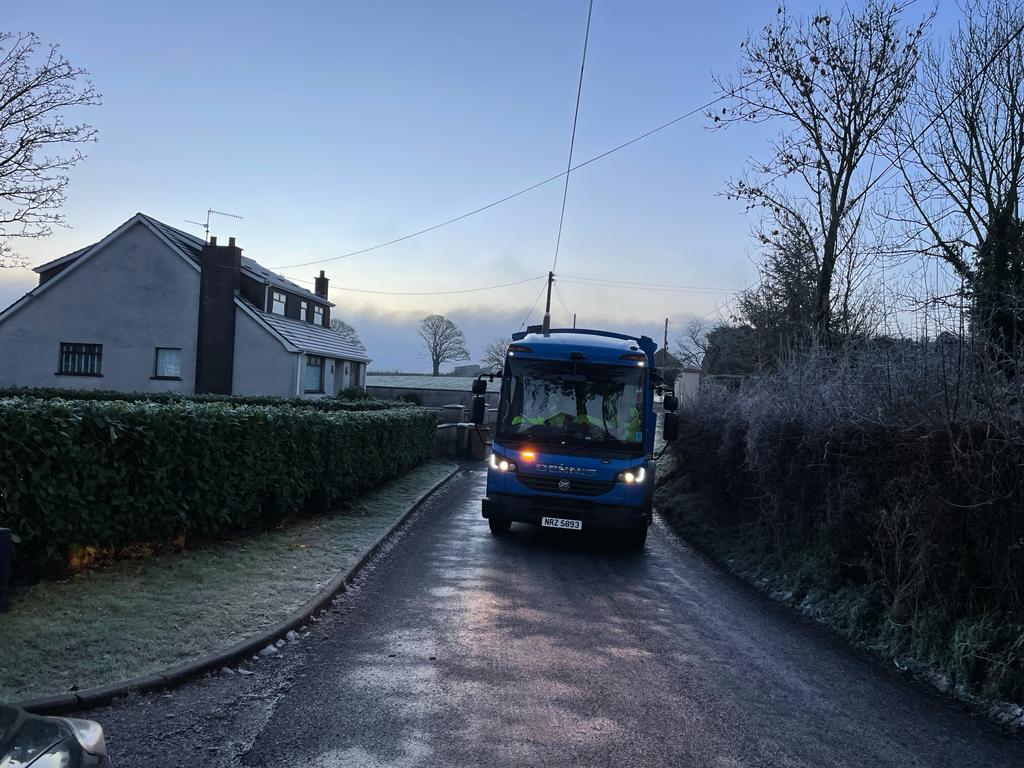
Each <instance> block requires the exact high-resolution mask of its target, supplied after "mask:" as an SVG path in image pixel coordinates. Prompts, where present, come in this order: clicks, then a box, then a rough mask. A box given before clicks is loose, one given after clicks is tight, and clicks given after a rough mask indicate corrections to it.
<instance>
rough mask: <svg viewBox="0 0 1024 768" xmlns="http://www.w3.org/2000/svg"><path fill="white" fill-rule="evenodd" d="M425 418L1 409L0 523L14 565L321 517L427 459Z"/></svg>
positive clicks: (175, 408)
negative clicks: (11, 538) (10, 542)
mask: <svg viewBox="0 0 1024 768" xmlns="http://www.w3.org/2000/svg"><path fill="white" fill-rule="evenodd" d="M435 430H436V418H435V416H434V414H433V413H432V412H430V411H426V410H422V409H416V408H396V409H390V410H385V411H368V412H353V413H346V412H323V411H317V410H312V409H302V408H290V407H269V406H250V405H230V404H222V403H214V404H210V403H193V402H180V403H172V404H157V403H150V402H105V401H65V400H39V399H31V398H9V399H4V400H0V527H6V528H11V529H12V530H13V531H14V533H15V535H16V536H17V537H18V540H19V541H18V544H17V546H16V555H15V556H16V560H15V569H16V571H17V572H18V573H19V574H20V575H22V576H28V577H33V576H37V575H39V574H41V573H43V572H44V571H50V570H52V569H53V568H54V566H56V567H57V568H58V569H59V568H60V567H61V565H62V564H64V563H66V562H67V558H68V555H69V553H70V552H71V551H72V550H73V549H74V548H76V547H97V548H111V547H120V546H126V545H130V544H134V543H138V542H150V543H151V542H169V541H174V540H176V539H180V538H181V537H184V538H185V539H186V540H189V541H192V540H206V539H212V538H215V537H218V536H222V535H225V534H230V533H235V532H237V531H240V530H244V529H247V528H251V527H254V526H261V525H262V526H266V525H270V524H273V523H275V522H276V521H279V520H281V519H283V518H286V517H289V516H293V515H298V514H302V513H305V512H313V511H322V510H325V509H328V508H331V507H332V506H333V505H335V504H337V503H338V502H343V501H347V500H349V499H351V498H352V497H353V496H355V495H357V494H359V493H361V492H363V491H365V490H367V489H369V488H372V487H374V486H376V485H378V484H379V483H381V482H382V481H384V480H387V479H390V478H392V477H395V476H397V475H400V474H402V473H403V472H405V471H406V470H408V469H410V468H411V467H413V466H415V465H417V464H420V463H421V462H423V461H424V460H426V459H427V458H428V457H429V456H430V453H431V449H432V447H433V444H434V435H435Z"/></svg>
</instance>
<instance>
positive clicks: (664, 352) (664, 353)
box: [661, 317, 668, 368]
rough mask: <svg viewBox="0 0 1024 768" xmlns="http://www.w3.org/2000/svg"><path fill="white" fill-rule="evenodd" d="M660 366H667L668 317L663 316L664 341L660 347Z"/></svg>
mask: <svg viewBox="0 0 1024 768" xmlns="http://www.w3.org/2000/svg"><path fill="white" fill-rule="evenodd" d="M661 367H662V368H668V318H667V317H666V318H665V343H664V344H663V345H662V347H661Z"/></svg>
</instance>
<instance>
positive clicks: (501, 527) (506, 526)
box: [487, 517, 512, 536]
mask: <svg viewBox="0 0 1024 768" xmlns="http://www.w3.org/2000/svg"><path fill="white" fill-rule="evenodd" d="M487 525H488V526H489V527H490V529H491V533H492V534H493V535H495V536H501V535H502V534H505V533H508V532H509V530H510V529H511V528H512V521H511V520H495V519H494V518H493V517H492V518H491V519H490V520H488V521H487Z"/></svg>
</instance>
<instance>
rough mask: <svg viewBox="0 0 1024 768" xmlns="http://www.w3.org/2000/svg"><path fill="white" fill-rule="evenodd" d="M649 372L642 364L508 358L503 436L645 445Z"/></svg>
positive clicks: (501, 425) (501, 419)
mask: <svg viewBox="0 0 1024 768" xmlns="http://www.w3.org/2000/svg"><path fill="white" fill-rule="evenodd" d="M645 375H646V371H645V370H644V369H642V368H639V367H637V368H630V367H626V366H619V365H593V364H589V365H586V364H578V363H576V364H574V363H571V362H559V361H554V360H544V361H541V360H533V361H527V360H509V361H508V362H507V363H506V365H505V374H504V377H503V381H502V387H501V397H502V400H501V404H500V408H499V423H498V440H499V441H504V442H521V441H524V440H530V441H531V442H536V443H539V444H558V445H562V444H564V445H570V446H571V445H580V446H592V447H595V448H597V447H602V448H604V447H607V448H618V449H621V450H626V451H630V452H635V451H643V445H644V434H643V429H644V424H643V414H644V399H643V398H644V381H645V378H644V377H645Z"/></svg>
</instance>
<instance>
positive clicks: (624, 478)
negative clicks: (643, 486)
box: [615, 466, 647, 485]
mask: <svg viewBox="0 0 1024 768" xmlns="http://www.w3.org/2000/svg"><path fill="white" fill-rule="evenodd" d="M645 477H647V468H646V467H643V466H640V467H633V468H632V469H627V470H626V471H625V472H619V474H617V475H616V476H615V479H616V480H619V481H620V482H623V483H626V484H627V485H628V484H633V483H642V482H643V481H644V478H645Z"/></svg>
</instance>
